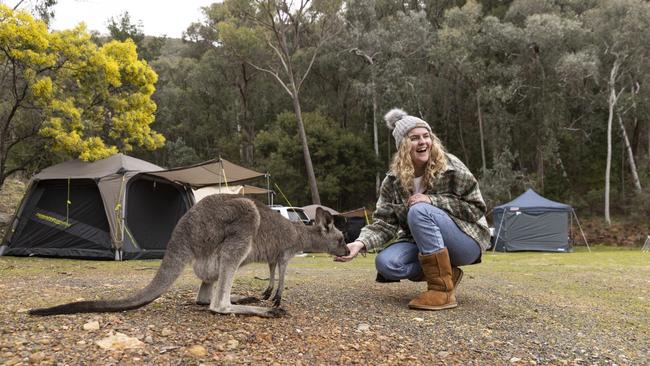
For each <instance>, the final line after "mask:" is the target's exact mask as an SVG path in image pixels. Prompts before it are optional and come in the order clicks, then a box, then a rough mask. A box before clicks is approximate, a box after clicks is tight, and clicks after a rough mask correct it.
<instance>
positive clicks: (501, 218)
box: [492, 189, 589, 252]
mask: <svg viewBox="0 0 650 366" xmlns="http://www.w3.org/2000/svg"><path fill="white" fill-rule="evenodd" d="M572 214H573V216H574V217H575V218H576V222H577V223H578V225H579V221H577V216H575V211H574V210H573V208H572V207H571V206H570V205H567V204H564V203H560V202H555V201H551V200H549V199H547V198H544V197H542V196H540V195H539V194H538V193H537V192H535V191H534V190H532V189H528V190H527V191H526V192H524V193H523V194H522V195H521V196H519V197H517V198H515V199H514V200H512V201H510V202H508V203H505V204H503V205H500V206H497V207H495V208H494V210H493V211H492V215H493V223H494V225H495V229H494V235H495V240H494V250H498V251H505V252H515V251H547V252H569V251H571V245H570V243H569V228H570V223H569V221H570V220H571V217H572V216H571V215H572ZM580 230H581V231H582V228H580ZM583 238H584V233H583ZM585 243H586V239H585ZM587 247H589V244H587Z"/></svg>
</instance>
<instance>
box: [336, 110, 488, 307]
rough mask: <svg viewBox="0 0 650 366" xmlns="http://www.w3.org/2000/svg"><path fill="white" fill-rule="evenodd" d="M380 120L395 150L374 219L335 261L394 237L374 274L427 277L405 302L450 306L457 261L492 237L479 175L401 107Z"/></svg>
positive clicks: (468, 259) (473, 258) (475, 258)
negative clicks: (419, 290) (419, 291)
mask: <svg viewBox="0 0 650 366" xmlns="http://www.w3.org/2000/svg"><path fill="white" fill-rule="evenodd" d="M384 119H385V120H386V123H387V125H388V128H389V129H391V130H392V131H393V132H392V133H393V137H394V138H395V144H396V145H397V152H396V153H395V155H394V157H393V161H392V163H391V166H390V171H389V172H388V174H387V176H386V178H385V179H384V181H383V182H382V185H381V191H380V193H379V199H378V201H377V208H376V211H375V213H374V214H373V223H372V224H370V225H367V226H366V227H364V228H363V229H362V230H361V234H360V235H359V238H358V239H357V240H356V241H354V242H352V243H350V244H348V248H349V249H350V254H349V255H348V256H345V257H337V258H336V260H337V261H342V262H346V261H350V260H352V259H354V257H356V255H357V254H358V253H359V252H360V251H362V250H368V249H371V248H376V247H379V246H383V245H384V244H386V243H387V242H389V241H391V240H392V239H394V238H395V237H396V240H395V242H394V243H393V244H391V245H390V246H389V247H388V248H386V249H384V250H383V251H381V252H380V253H379V254H378V255H377V257H376V260H375V265H376V267H377V272H378V281H379V280H382V279H383V280H384V281H388V282H391V281H399V280H400V279H410V280H413V281H420V280H422V279H424V280H425V281H426V282H427V285H428V286H427V291H425V292H423V293H422V294H420V295H419V296H418V297H416V298H415V299H413V300H411V302H410V303H409V307H410V308H412V309H424V310H441V309H449V308H454V307H456V306H458V304H457V303H456V294H455V288H456V286H457V285H458V282H460V280H461V278H462V275H463V271H462V270H461V269H460V268H458V266H462V265H467V264H473V263H479V262H480V260H481V253H482V252H483V251H484V250H485V249H487V247H488V245H489V241H490V232H489V229H488V226H487V222H486V221H485V211H486V207H485V202H484V201H483V197H482V196H481V192H480V190H479V187H478V182H477V181H476V178H474V176H473V175H472V173H471V172H470V171H469V169H467V167H466V166H465V165H464V164H463V163H462V162H461V161H460V160H459V159H458V158H456V157H455V156H454V155H451V154H449V153H447V152H446V151H445V150H444V148H443V146H442V144H441V143H440V140H439V139H438V138H437V137H436V135H434V134H433V132H431V127H430V126H429V124H428V123H426V122H425V121H423V120H421V119H420V118H417V117H414V116H409V115H408V114H407V113H406V112H404V111H403V110H400V109H393V110H391V111H390V112H388V113H387V114H386V116H385V117H384ZM384 281H380V282H384Z"/></svg>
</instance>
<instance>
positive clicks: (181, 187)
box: [0, 154, 263, 260]
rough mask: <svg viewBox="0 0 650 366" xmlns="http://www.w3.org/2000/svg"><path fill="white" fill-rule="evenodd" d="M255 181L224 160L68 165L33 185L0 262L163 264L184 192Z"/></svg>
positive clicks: (188, 196)
mask: <svg viewBox="0 0 650 366" xmlns="http://www.w3.org/2000/svg"><path fill="white" fill-rule="evenodd" d="M258 176H263V174H261V173H257V172H254V171H252V170H249V169H245V168H242V167H239V166H237V165H235V164H232V163H230V162H228V161H226V160H223V159H215V160H211V161H208V162H205V163H202V164H198V165H194V166H190V167H185V168H176V169H169V170H165V169H163V168H161V167H159V166H157V165H154V164H151V163H148V162H146V161H143V160H140V159H136V158H133V157H129V156H126V155H123V154H116V155H113V156H111V157H108V158H106V159H103V160H99V161H95V162H92V163H89V162H84V161H80V160H72V161H67V162H64V163H61V164H58V165H54V166H51V167H49V168H46V169H44V170H43V171H41V172H40V173H39V174H37V175H35V176H34V177H33V178H32V180H31V181H30V184H29V187H28V189H27V193H26V195H25V197H24V198H23V201H22V202H21V204H20V206H19V208H18V210H17V211H16V214H15V215H14V218H13V220H12V221H11V223H10V226H9V230H8V231H7V234H6V235H5V238H4V240H3V242H2V246H0V255H17V256H31V255H39V256H61V257H77V258H98V259H113V258H114V259H116V260H121V259H133V258H162V256H163V255H164V252H165V248H166V245H167V242H168V241H169V237H170V235H171V232H172V230H173V229H174V226H175V225H176V222H177V221H178V220H179V219H180V217H181V216H182V215H183V214H184V213H185V212H186V211H187V210H188V209H189V208H190V207H191V206H192V204H193V201H194V200H193V196H192V193H191V190H190V188H196V187H201V186H204V185H214V184H225V183H226V181H227V179H231V182H235V181H240V180H245V179H250V178H254V177H258Z"/></svg>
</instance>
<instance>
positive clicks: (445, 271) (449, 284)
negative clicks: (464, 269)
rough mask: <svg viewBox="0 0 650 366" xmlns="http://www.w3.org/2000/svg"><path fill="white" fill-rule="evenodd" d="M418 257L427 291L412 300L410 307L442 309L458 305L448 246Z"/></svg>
mask: <svg viewBox="0 0 650 366" xmlns="http://www.w3.org/2000/svg"><path fill="white" fill-rule="evenodd" d="M418 259H419V260H420V265H421V266H422V272H424V278H425V279H426V281H427V291H425V292H423V293H421V294H420V295H419V296H418V297H416V298H415V299H413V300H411V302H409V308H411V309H422V310H442V309H451V308H455V307H456V306H458V303H457V302H456V291H455V289H454V282H453V281H452V269H451V262H450V261H449V252H448V251H447V248H443V249H442V250H439V251H437V252H435V253H431V254H427V255H422V254H419V255H418Z"/></svg>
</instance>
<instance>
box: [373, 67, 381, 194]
mask: <svg viewBox="0 0 650 366" xmlns="http://www.w3.org/2000/svg"><path fill="white" fill-rule="evenodd" d="M371 67H372V66H371ZM371 86H372V139H373V147H374V148H375V156H376V157H377V161H379V131H378V128H377V110H378V109H379V102H378V101H377V91H376V90H375V76H374V68H373V75H372V81H371ZM380 188H381V178H380V173H379V171H377V172H375V196H376V197H379V189H380Z"/></svg>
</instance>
